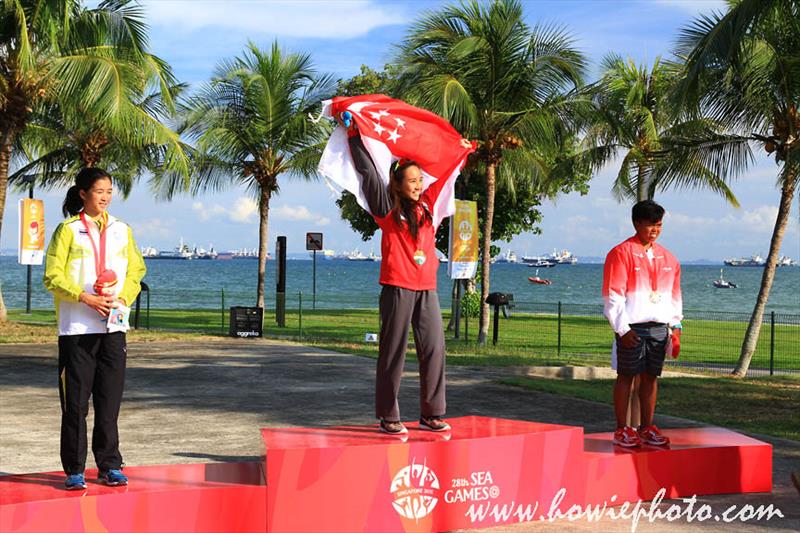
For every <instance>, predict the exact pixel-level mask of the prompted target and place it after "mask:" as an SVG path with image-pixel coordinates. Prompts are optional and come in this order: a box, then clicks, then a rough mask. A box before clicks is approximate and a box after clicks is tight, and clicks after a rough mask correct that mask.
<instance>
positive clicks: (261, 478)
mask: <svg viewBox="0 0 800 533" xmlns="http://www.w3.org/2000/svg"><path fill="white" fill-rule="evenodd" d="M449 422H450V424H451V425H452V426H453V429H452V431H449V432H446V433H431V432H428V431H421V430H419V429H418V428H417V427H416V424H413V425H409V426H410V427H409V433H408V435H407V436H403V437H399V436H390V435H385V434H381V433H379V432H378V431H377V425H370V426H341V427H333V428H280V429H262V430H261V433H262V436H263V439H264V443H265V445H266V464H264V463H226V464H189V465H165V466H147V467H128V468H126V469H125V473H126V474H128V476H129V477H130V480H131V481H130V482H131V484H130V485H129V486H127V487H106V486H103V485H100V484H98V483H97V482H96V481H94V478H95V477H96V472H95V471H87V482H88V485H89V488H88V489H87V490H85V491H66V490H64V488H63V481H64V475H63V474H62V473H60V472H51V473H46V474H27V475H6V476H0V531H2V532H3V533H6V532H9V533H10V532H25V533H33V532H43V531H46V532H48V533H49V532H61V531H64V532H66V531H69V532H90V531H92V532H93V531H108V532H130V531H136V532H170V533H172V532H218V531H225V532H234V533H238V532H241V533H245V532H248V533H249V532H253V533H264V532H267V531H270V532H308V531H314V532H333V531H341V532H348V533H350V532H357V531H368V532H395V531H396V532H403V533H409V532H427V531H448V530H453V529H467V528H483V527H491V526H496V525H500V524H508V523H516V522H523V521H529V520H537V521H538V520H543V519H547V518H550V517H554V516H555V517H557V516H558V513H562V514H568V513H569V511H570V510H571V509H575V506H578V508H582V509H586V507H587V506H590V505H592V506H597V505H601V506H602V505H604V504H605V505H607V506H608V507H613V506H615V505H621V504H623V503H624V502H626V501H629V502H636V501H638V500H640V499H641V500H645V501H646V500H650V499H652V498H653V497H654V496H656V494H657V493H658V492H659V490H660V489H662V488H663V489H664V491H665V497H666V498H676V497H691V496H692V495H695V494H697V495H701V494H721V493H746V492H769V491H771V490H772V447H771V446H770V445H769V444H766V443H763V442H760V441H757V440H755V439H751V438H749V437H746V436H744V435H740V434H738V433H735V432H733V431H729V430H726V429H721V428H696V429H673V430H666V431H665V432H664V433H665V434H666V435H667V436H669V437H670V438H671V439H672V444H671V446H670V447H669V448H655V447H649V446H643V447H641V448H636V449H621V448H617V447H614V446H613V445H612V444H611V434H594V435H584V434H583V429H582V428H579V427H570V426H561V425H553V424H540V423H536V422H524V421H516V420H503V419H497V418H486V417H463V418H454V419H450V420H449ZM265 471H266V472H265Z"/></svg>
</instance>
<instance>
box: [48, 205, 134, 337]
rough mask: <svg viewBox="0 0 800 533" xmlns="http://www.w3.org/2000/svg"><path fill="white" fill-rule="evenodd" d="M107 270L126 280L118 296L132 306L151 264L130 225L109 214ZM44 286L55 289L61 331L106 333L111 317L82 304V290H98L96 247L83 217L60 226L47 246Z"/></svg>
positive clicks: (96, 233)
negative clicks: (96, 284)
mask: <svg viewBox="0 0 800 533" xmlns="http://www.w3.org/2000/svg"><path fill="white" fill-rule="evenodd" d="M106 224H107V227H106V265H105V267H106V268H109V269H111V270H113V271H114V272H115V273H116V274H117V279H119V280H124V281H123V282H122V283H117V285H116V286H115V287H114V295H115V296H116V297H117V298H121V299H122V300H124V301H125V303H126V304H128V305H131V304H133V302H134V301H135V300H136V297H137V296H138V294H139V291H140V290H141V284H140V282H141V281H142V278H143V277H144V275H145V272H146V270H147V269H146V268H145V264H144V259H143V258H142V254H141V252H140V251H139V248H138V247H137V246H136V242H135V241H134V239H133V232H132V231H131V228H130V226H128V225H127V224H126V223H124V222H122V221H121V220H119V219H118V218H115V217H112V216H111V215H108V221H107V222H106ZM89 227H90V229H91V231H92V238H93V239H94V242H95V243H98V244H99V242H100V230H99V228H98V227H97V224H95V223H90V224H89ZM45 261H46V263H45V270H44V280H43V281H44V286H45V287H46V288H47V290H49V291H50V292H52V293H53V296H54V297H55V304H56V317H57V321H58V334H59V335H83V334H89V333H107V329H106V318H104V317H101V316H100V315H98V314H97V311H95V310H94V309H92V308H91V307H89V306H88V305H85V304H83V303H81V302H80V301H79V299H78V297H79V296H80V294H81V293H82V292H88V293H90V294H93V293H94V290H93V288H92V286H93V285H94V282H95V280H96V279H97V274H96V270H95V260H94V250H93V248H92V243H91V241H90V240H89V236H88V234H87V233H86V228H85V227H84V225H83V223H82V222H81V219H80V217H79V216H74V217H71V218H68V219H67V220H65V221H64V222H62V223H61V224H59V225H58V227H57V228H56V230H55V231H54V232H53V236H52V238H51V239H50V244H49V246H48V247H47V254H46V259H45Z"/></svg>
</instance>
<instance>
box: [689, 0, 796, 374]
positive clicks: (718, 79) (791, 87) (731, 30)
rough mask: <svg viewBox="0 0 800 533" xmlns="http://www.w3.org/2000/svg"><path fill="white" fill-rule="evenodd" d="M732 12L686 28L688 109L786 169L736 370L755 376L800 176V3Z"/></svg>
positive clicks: (748, 5) (759, 3) (743, 1)
mask: <svg viewBox="0 0 800 533" xmlns="http://www.w3.org/2000/svg"><path fill="white" fill-rule="evenodd" d="M729 4H730V7H729V9H728V11H727V12H726V13H719V14H717V13H715V14H712V15H708V16H703V17H700V18H698V19H696V20H695V21H694V22H693V23H692V24H691V25H690V26H689V27H687V28H685V29H684V30H683V31H682V33H681V38H680V52H681V53H682V54H683V55H685V57H686V76H685V79H684V80H683V81H682V83H681V86H680V92H679V94H680V96H681V98H682V99H683V102H684V103H685V105H687V106H699V107H700V108H701V109H702V110H703V112H704V113H706V114H707V115H708V116H710V117H713V118H714V119H715V120H717V121H718V122H719V123H721V124H723V125H725V126H726V127H727V128H728V129H729V130H730V131H731V132H732V133H733V134H736V135H737V136H738V137H739V138H740V139H744V140H747V141H749V142H750V143H751V144H753V145H754V146H757V147H760V148H762V149H763V150H764V151H765V152H766V154H767V155H768V156H770V155H771V156H773V157H774V158H775V163H776V164H777V165H778V166H779V171H778V186H779V187H780V190H781V196H780V203H779V206H778V216H777V218H776V220H775V227H774V229H773V232H772V240H771V243H770V248H769V254H768V255H767V261H766V265H765V267H764V274H763V276H762V278H761V287H760V289H759V292H758V298H757V299H756V304H755V307H754V309H753V314H752V316H751V318H750V323H749V325H748V327H747V332H746V333H745V337H744V341H743V343H742V350H741V353H740V356H739V361H738V363H737V365H736V368H735V369H734V371H733V374H734V375H735V376H738V377H743V376H745V375H746V374H747V369H748V368H749V366H750V360H751V359H752V357H753V353H754V352H755V349H756V345H757V343H758V337H759V333H760V330H761V323H762V320H763V316H764V308H765V307H766V304H767V300H768V298H769V293H770V289H771V288H772V282H773V280H774V277H775V269H776V267H777V262H778V255H779V253H780V248H781V242H782V241H783V236H784V233H785V231H786V226H787V224H788V221H789V214H790V210H791V205H792V201H793V200H794V198H795V194H796V191H797V184H798V180H799V179H800V178H799V176H800V113H799V112H798V106H799V105H800V60H798V50H800V1H798V0H740V1H731V2H729Z"/></svg>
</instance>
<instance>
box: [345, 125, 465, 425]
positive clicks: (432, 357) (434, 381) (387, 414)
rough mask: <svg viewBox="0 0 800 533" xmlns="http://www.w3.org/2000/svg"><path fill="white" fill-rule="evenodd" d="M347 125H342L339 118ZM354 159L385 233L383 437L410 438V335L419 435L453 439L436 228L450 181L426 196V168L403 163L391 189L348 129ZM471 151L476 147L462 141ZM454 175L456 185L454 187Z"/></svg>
mask: <svg viewBox="0 0 800 533" xmlns="http://www.w3.org/2000/svg"><path fill="white" fill-rule="evenodd" d="M337 119H338V120H339V122H340V124H342V125H344V121H343V120H342V117H338V116H337ZM348 137H349V138H348V141H349V146H350V154H351V156H352V158H353V164H354V166H355V170H356V171H357V172H358V174H359V175H360V176H361V192H362V193H363V195H364V197H365V199H366V201H367V204H368V206H369V211H370V213H371V214H372V216H373V218H374V219H375V222H377V224H378V226H379V227H380V229H381V230H382V236H381V256H382V259H381V272H380V279H379V282H380V284H381V286H382V289H381V296H380V302H379V307H380V315H381V331H380V342H379V354H378V364H377V369H376V376H375V414H376V416H377V418H379V419H380V430H381V431H382V432H384V433H388V434H405V433H407V432H408V431H407V429H406V428H405V426H404V425H403V423H402V421H401V420H400V409H399V406H398V402H397V395H398V392H399V390H400V379H401V377H402V374H403V366H404V362H405V355H406V346H407V345H408V330H409V327H410V326H411V327H413V329H414V345H415V346H416V350H417V359H418V360H419V373H420V420H419V427H420V429H423V430H428V431H447V430H449V429H450V425H449V424H447V422H445V421H444V420H443V419H442V417H443V416H444V414H445V408H446V403H445V372H444V367H445V343H444V331H443V328H442V314H441V310H440V308H439V297H438V295H437V293H436V271H437V269H438V267H439V259H438V258H437V257H436V229H437V228H436V225H437V224H436V223H435V221H434V218H433V213H434V211H435V207H436V204H437V201H439V199H440V195H441V192H442V189H443V187H445V185H446V181H447V180H444V179H441V180H438V181H436V182H434V183H433V184H431V185H430V186H429V187H428V188H427V189H424V188H423V176H422V172H421V170H420V166H419V165H418V164H417V163H416V162H414V161H412V160H409V159H400V160H398V161H396V162H394V163H393V164H392V166H391V168H390V172H389V174H390V182H389V186H388V187H387V186H386V185H385V184H384V183H383V181H382V180H381V178H380V176H379V173H378V170H377V169H376V167H375V163H374V162H373V160H372V158H371V157H370V154H369V152H368V151H367V149H366V147H365V146H364V143H363V141H362V139H361V137H360V135H358V132H357V128H356V125H355V122H352V123H350V124H349V125H348ZM461 144H462V145H463V146H464V147H465V148H470V147H471V146H472V145H471V143H470V142H469V141H467V140H465V139H462V141H461ZM456 176H457V173H454V174H453V175H452V176H451V178H450V179H455V177H456Z"/></svg>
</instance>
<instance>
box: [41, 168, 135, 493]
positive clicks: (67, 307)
mask: <svg viewBox="0 0 800 533" xmlns="http://www.w3.org/2000/svg"><path fill="white" fill-rule="evenodd" d="M112 192H113V189H112V184H111V178H110V176H109V175H108V173H106V172H105V171H104V170H101V169H98V168H85V169H83V170H81V171H80V172H79V173H78V175H77V176H76V177H75V185H73V186H72V187H70V189H69V191H68V192H67V196H66V198H65V199H64V205H63V212H64V216H65V217H68V218H67V219H66V220H65V221H64V222H62V223H61V224H59V225H58V227H57V228H56V230H55V232H54V233H53V237H52V238H51V240H50V245H49V246H48V248H47V260H46V266H45V274H44V285H45V287H47V289H48V290H49V291H51V292H52V293H53V295H54V297H55V304H56V316H57V320H58V384H59V393H60V399H61V413H62V414H61V464H62V466H63V468H64V472H65V473H66V474H67V479H66V481H65V486H66V488H67V489H70V490H73V489H85V488H86V481H85V477H84V470H85V467H86V451H87V434H86V415H87V414H88V412H89V397H90V396H92V401H93V405H94V416H95V423H94V430H93V432H92V452H93V453H94V458H95V462H96V464H97V467H98V480H99V481H100V482H102V483H105V484H107V485H127V483H128V478H127V477H126V476H125V475H124V474H123V473H122V471H121V470H122V465H123V463H122V455H121V454H120V451H119V432H118V430H117V418H118V416H119V408H120V404H121V402H122V390H123V388H124V385H125V358H126V352H127V348H126V343H125V332H124V331H114V332H109V329H108V327H107V322H108V316H109V313H111V310H112V309H114V308H118V307H119V306H130V305H131V304H132V303H133V302H134V300H135V299H136V296H137V295H138V294H139V291H140V289H141V286H140V282H141V280H142V278H143V277H144V274H145V265H144V260H143V259H142V254H141V253H140V252H139V249H138V247H137V246H136V242H135V241H134V239H133V233H132V232H131V228H130V227H129V226H128V225H127V224H125V223H124V222H122V221H121V220H119V219H117V218H115V217H113V216H111V215H109V214H108V212H107V211H106V209H107V208H108V205H109V204H110V203H111V197H112ZM115 329H117V328H115Z"/></svg>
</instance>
